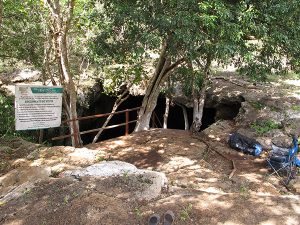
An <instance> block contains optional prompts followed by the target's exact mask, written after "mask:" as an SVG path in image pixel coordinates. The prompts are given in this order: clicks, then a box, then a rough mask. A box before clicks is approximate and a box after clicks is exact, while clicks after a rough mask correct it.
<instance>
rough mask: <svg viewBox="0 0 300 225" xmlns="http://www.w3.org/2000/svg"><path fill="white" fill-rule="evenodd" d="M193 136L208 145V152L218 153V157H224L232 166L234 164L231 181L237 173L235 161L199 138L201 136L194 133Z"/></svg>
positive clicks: (230, 176)
mask: <svg viewBox="0 0 300 225" xmlns="http://www.w3.org/2000/svg"><path fill="white" fill-rule="evenodd" d="M193 136H194V137H195V138H197V139H198V140H200V141H201V142H203V143H204V144H205V145H206V147H207V150H210V151H214V152H215V153H217V154H218V155H220V156H222V157H223V158H225V159H226V160H228V161H230V162H231V164H232V171H231V173H230V175H229V177H228V178H229V179H231V178H232V177H233V176H234V174H235V172H236V166H235V162H234V160H232V159H230V158H228V157H227V156H226V155H224V154H223V153H221V152H219V151H218V150H216V149H214V148H212V147H211V146H210V145H209V143H208V142H207V141H206V140H204V139H203V138H202V137H200V136H199V134H195V133H193Z"/></svg>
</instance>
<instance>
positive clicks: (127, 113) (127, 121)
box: [52, 107, 141, 141]
mask: <svg viewBox="0 0 300 225" xmlns="http://www.w3.org/2000/svg"><path fill="white" fill-rule="evenodd" d="M140 108H141V107H136V108H132V109H126V110H122V111H118V112H114V113H104V114H97V115H92V116H85V117H78V118H76V119H72V120H65V121H63V122H62V123H63V124H64V123H69V122H74V121H82V120H88V119H95V118H102V117H106V116H109V115H117V114H122V113H125V123H120V124H116V125H111V126H107V127H103V128H102V127H101V128H96V129H92V130H86V131H82V132H79V133H71V134H67V135H61V136H58V137H54V138H52V140H53V141H54V140H61V139H65V138H69V137H71V136H74V135H77V134H79V135H82V134H88V133H93V132H96V131H99V130H102V129H103V130H107V129H112V128H116V127H121V126H125V135H128V133H129V124H130V123H134V122H136V121H137V119H136V120H131V121H129V112H131V111H136V110H139V109H140Z"/></svg>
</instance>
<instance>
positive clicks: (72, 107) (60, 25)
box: [45, 0, 82, 147]
mask: <svg viewBox="0 0 300 225" xmlns="http://www.w3.org/2000/svg"><path fill="white" fill-rule="evenodd" d="M45 1H46V2H47V6H48V8H49V10H50V12H51V15H52V17H51V19H52V20H53V25H54V28H53V29H54V32H55V33H54V35H53V38H54V44H55V45H56V46H55V47H56V49H55V50H56V54H57V64H58V70H59V71H60V73H61V83H62V84H63V85H64V88H65V93H66V95H67V96H65V97H64V98H65V99H64V102H65V106H66V109H67V111H68V113H67V115H68V116H69V119H70V120H72V121H71V122H70V123H69V128H70V132H71V133H72V134H73V135H72V138H71V139H72V145H73V146H75V147H78V146H81V144H82V141H81V138H80V134H79V123H78V121H77V120H75V119H76V118H77V117H78V116H77V106H76V104H77V94H76V87H75V83H74V81H73V78H72V75H71V72H70V66H69V56H68V43H67V35H68V32H69V29H70V23H71V20H72V17H73V10H74V5H75V0H70V1H69V2H68V8H67V10H61V6H60V3H59V1H58V0H52V1H51V0H45ZM64 13H65V14H66V15H65V14H64Z"/></svg>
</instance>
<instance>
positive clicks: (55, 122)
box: [15, 85, 63, 130]
mask: <svg viewBox="0 0 300 225" xmlns="http://www.w3.org/2000/svg"><path fill="white" fill-rule="evenodd" d="M15 88H16V89H15V90H16V92H15V119H16V130H35V129H44V128H50V127H59V126H60V124H61V111H62V93H63V88H62V87H61V86H53V87H52V86H32V85H16V87H15Z"/></svg>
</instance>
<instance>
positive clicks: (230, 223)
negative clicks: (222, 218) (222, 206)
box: [217, 221, 240, 225]
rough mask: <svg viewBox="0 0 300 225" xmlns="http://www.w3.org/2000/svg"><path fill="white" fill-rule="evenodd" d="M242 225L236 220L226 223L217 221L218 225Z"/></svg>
mask: <svg viewBox="0 0 300 225" xmlns="http://www.w3.org/2000/svg"><path fill="white" fill-rule="evenodd" d="M221 224H222V225H240V223H239V222H234V221H226V222H225V223H217V225H221Z"/></svg>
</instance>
